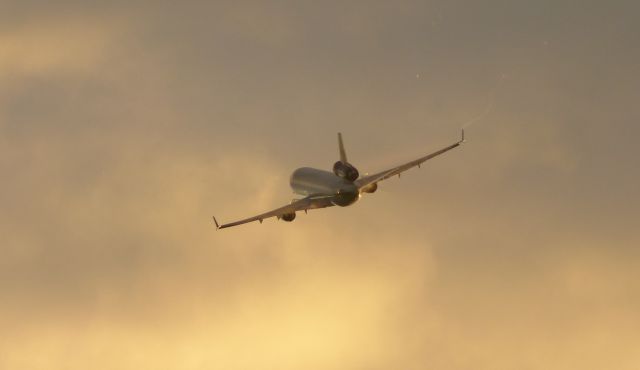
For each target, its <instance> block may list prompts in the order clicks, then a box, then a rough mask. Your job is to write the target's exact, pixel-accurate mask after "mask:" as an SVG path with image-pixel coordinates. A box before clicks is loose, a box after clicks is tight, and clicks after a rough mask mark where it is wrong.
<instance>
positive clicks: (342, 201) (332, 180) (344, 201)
mask: <svg viewBox="0 0 640 370" xmlns="http://www.w3.org/2000/svg"><path fill="white" fill-rule="evenodd" d="M290 184H291V188H292V189H293V191H294V192H295V193H297V194H300V195H304V196H310V195H318V196H323V195H324V196H333V197H335V201H332V202H333V203H334V204H335V205H338V206H342V207H344V206H348V205H351V204H353V203H355V202H356V201H357V200H358V198H359V197H360V192H359V191H358V187H357V186H356V185H354V184H353V182H351V181H348V180H346V179H344V178H342V177H339V176H336V175H335V174H334V173H333V172H329V171H324V170H319V169H316V168H310V167H302V168H298V169H297V170H295V171H293V173H292V174H291V179H290Z"/></svg>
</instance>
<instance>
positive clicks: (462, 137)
mask: <svg viewBox="0 0 640 370" xmlns="http://www.w3.org/2000/svg"><path fill="white" fill-rule="evenodd" d="M464 142H465V140H464V129H462V136H461V137H460V141H458V143H460V144H462V143H464Z"/></svg>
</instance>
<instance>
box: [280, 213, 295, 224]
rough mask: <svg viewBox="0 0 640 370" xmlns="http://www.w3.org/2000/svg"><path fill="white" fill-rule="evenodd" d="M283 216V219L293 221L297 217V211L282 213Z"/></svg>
mask: <svg viewBox="0 0 640 370" xmlns="http://www.w3.org/2000/svg"><path fill="white" fill-rule="evenodd" d="M281 218H282V220H283V221H287V222H291V221H293V220H295V219H296V213H295V212H291V213H285V214H283V215H282V217H281Z"/></svg>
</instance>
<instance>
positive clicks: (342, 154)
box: [338, 132, 348, 163]
mask: <svg viewBox="0 0 640 370" xmlns="http://www.w3.org/2000/svg"><path fill="white" fill-rule="evenodd" d="M338 146H339V147H340V162H342V163H348V162H347V152H345V151H344V144H343V143H342V134H341V133H339V132H338Z"/></svg>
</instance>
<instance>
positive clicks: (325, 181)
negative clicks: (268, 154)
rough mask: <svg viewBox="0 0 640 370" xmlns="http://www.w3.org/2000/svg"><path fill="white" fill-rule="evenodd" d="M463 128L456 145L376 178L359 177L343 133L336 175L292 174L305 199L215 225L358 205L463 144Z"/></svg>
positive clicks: (313, 171) (305, 170)
mask: <svg viewBox="0 0 640 370" xmlns="http://www.w3.org/2000/svg"><path fill="white" fill-rule="evenodd" d="M464 142H465V139H464V129H462V136H461V137H460V140H458V141H457V142H455V143H453V144H451V145H449V146H447V147H446V148H442V149H440V150H437V151H435V152H433V153H431V154H428V155H425V156H424V157H420V158H418V159H416V160H413V161H411V162H407V163H404V164H401V165H399V166H397V167H393V168H391V169H388V170H385V171H381V172H378V173H375V174H373V175H364V176H362V177H360V173H359V172H358V169H356V168H355V167H354V166H353V165H352V164H351V163H349V161H348V160H347V153H346V151H345V150H344V144H343V142H342V134H341V133H338V149H339V151H340V160H339V161H337V162H336V163H335V164H334V165H333V172H329V171H325V170H320V169H316V168H310V167H302V168H298V169H297V170H295V171H293V174H291V178H290V180H289V183H290V185H291V188H292V189H293V192H294V193H296V194H299V195H302V196H304V198H302V199H294V200H293V201H291V204H287V205H286V206H283V207H280V208H277V209H274V210H273V211H269V212H265V213H262V214H259V215H257V216H253V217H249V218H245V219H243V220H240V221H235V222H230V223H227V224H223V225H220V224H218V220H217V219H216V218H215V216H213V222H214V223H215V225H216V229H224V228H227V227H231V226H237V225H242V224H246V223H249V222H254V221H259V222H260V223H262V221H263V220H265V219H267V218H270V217H276V218H277V219H278V220H283V221H287V222H291V221H293V220H294V219H295V218H296V212H299V211H304V212H305V213H307V211H308V210H310V209H318V208H326V207H332V206H339V207H346V206H350V205H352V204H353V203H355V202H356V201H357V200H358V199H360V197H361V196H362V194H363V193H375V191H376V190H378V183H379V182H380V181H383V180H386V179H388V178H390V177H393V176H398V177H400V174H401V173H402V172H404V171H406V170H408V169H411V168H413V167H420V165H421V164H422V163H424V162H425V161H427V160H429V159H431V158H433V157H436V156H439V155H440V154H443V153H445V152H448V151H449V150H451V149H454V148H456V147H458V146H460V144H462V143H464Z"/></svg>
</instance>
